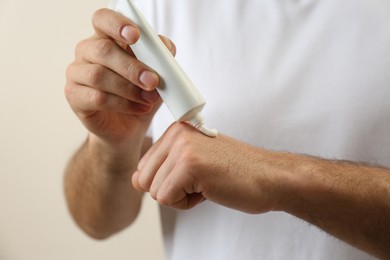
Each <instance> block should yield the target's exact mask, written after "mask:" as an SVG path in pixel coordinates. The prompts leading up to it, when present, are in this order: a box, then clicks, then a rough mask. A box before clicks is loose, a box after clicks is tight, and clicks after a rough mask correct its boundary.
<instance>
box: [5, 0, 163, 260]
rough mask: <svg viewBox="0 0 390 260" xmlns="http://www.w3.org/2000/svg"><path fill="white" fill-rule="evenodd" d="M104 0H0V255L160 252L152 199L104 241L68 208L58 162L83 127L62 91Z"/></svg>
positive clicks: (32, 257) (35, 258) (8, 258)
mask: <svg viewBox="0 0 390 260" xmlns="http://www.w3.org/2000/svg"><path fill="white" fill-rule="evenodd" d="M106 4H107V1H103V0H94V1H93V0H87V1H65V0H62V1H58V0H57V1H55V0H35V1H28V0H19V1H15V0H0V259H1V260H27V259H28V260H46V259H47V260H49V259H50V260H62V259H64V260H65V259H66V260H69V259H72V260H78V259H83V260H84V259H94V260H99V259H115V260H121V259H139V260H143V259H145V260H146V259H147V260H150V259H162V255H163V249H162V243H161V231H160V226H159V222H158V216H157V214H158V209H157V206H156V204H155V203H154V202H153V201H152V200H151V199H149V196H145V202H146V203H144V207H143V209H142V212H141V215H140V216H139V218H138V220H137V222H136V223H135V224H134V225H133V226H132V227H131V228H129V229H126V230H125V231H123V232H122V233H120V234H118V235H116V236H114V237H112V238H110V239H108V240H105V241H95V240H92V239H90V238H88V237H86V236H85V235H84V234H83V233H82V232H81V231H80V230H79V229H78V228H77V227H76V226H75V225H74V223H73V221H72V219H71V218H70V217H69V214H68V212H67V209H66V206H65V202H64V196H63V190H62V178H63V168H64V165H65V163H66V161H67V160H68V158H69V157H70V155H71V154H72V152H73V151H74V150H75V149H76V148H77V147H78V145H79V144H80V143H81V142H82V141H83V140H84V138H85V136H86V132H85V130H84V128H83V127H82V126H81V125H80V123H79V122H78V120H77V119H76V117H75V116H74V115H73V114H72V112H71V111H70V109H69V107H68V105H67V103H66V100H65V98H64V95H63V86H64V82H65V78H64V71H65V68H66V66H67V64H69V63H70V62H71V60H72V59H73V49H74V46H75V44H76V43H77V42H78V41H79V40H81V39H83V38H85V37H88V36H89V35H90V34H91V33H92V29H91V26H90V17H91V14H92V13H93V11H94V10H96V9H98V8H101V7H104V6H106Z"/></svg>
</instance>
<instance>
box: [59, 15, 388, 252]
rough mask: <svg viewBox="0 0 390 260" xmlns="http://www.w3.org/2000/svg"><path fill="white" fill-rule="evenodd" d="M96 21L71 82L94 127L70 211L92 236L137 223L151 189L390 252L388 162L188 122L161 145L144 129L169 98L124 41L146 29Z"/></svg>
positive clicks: (180, 203)
mask: <svg viewBox="0 0 390 260" xmlns="http://www.w3.org/2000/svg"><path fill="white" fill-rule="evenodd" d="M92 20H93V26H94V29H95V34H94V35H93V36H92V37H90V38H88V39H87V40H84V41H82V42H81V43H80V44H79V45H78V46H77V47H76V57H75V61H74V62H73V63H72V64H71V65H70V66H69V67H68V70H67V83H66V87H65V93H66V97H67V99H68V101H69V104H70V106H71V107H72V109H73V111H74V112H75V114H76V115H77V116H78V117H79V119H80V120H81V122H82V123H83V124H84V125H85V127H86V128H87V129H88V130H89V136H88V138H87V140H86V142H85V143H84V144H83V145H82V146H81V148H80V149H79V150H78V151H77V152H76V153H75V155H74V156H73V158H72V159H71V160H70V161H69V163H68V166H67V168H66V173H65V181H64V183H65V194H66V198H67V202H68V206H69V209H70V212H71V214H72V216H73V217H74V219H75V221H76V223H78V225H79V226H80V227H81V228H82V229H83V230H84V231H85V232H86V233H88V234H89V235H91V236H92V237H95V238H98V239H102V238H106V237H109V236H110V235H112V234H114V233H116V232H118V231H120V230H122V229H123V228H125V227H126V226H128V225H130V224H131V223H132V222H133V221H134V219H135V218H136V216H137V214H138V212H139V208H140V205H141V198H142V194H143V193H144V192H149V193H150V195H151V196H152V197H153V198H154V199H155V200H157V201H158V202H159V203H160V204H162V205H165V206H169V207H173V208H177V209H183V210H186V209H190V208H192V207H194V206H196V205H197V204H199V203H201V202H202V201H204V200H206V199H207V200H210V201H213V202H215V203H218V204H221V205H224V206H227V207H230V208H233V209H236V210H240V211H243V212H247V213H251V214H260V213H265V212H269V211H284V212H287V213H289V214H292V215H295V216H297V217H299V218H301V219H303V220H306V221H307V222H309V223H311V224H313V225H316V226H318V227H319V228H321V229H323V230H324V231H326V232H328V233H329V234H331V235H333V236H336V237H338V238H340V239H342V240H344V241H346V242H347V243H349V244H351V245H353V246H355V247H358V248H360V249H362V250H364V251H366V252H368V253H370V254H373V255H376V256H378V257H381V258H390V170H389V169H385V168H380V167H374V166H369V165H362V164H358V163H354V162H345V161H334V160H333V161H331V160H325V159H321V158H315V157H311V156H305V155H298V154H291V153H281V152H273V151H267V150H264V149H260V148H258V147H253V146H251V145H249V144H245V143H242V142H240V141H238V140H235V139H233V138H231V137H228V136H225V135H223V134H219V135H218V136H217V137H216V138H209V137H207V136H205V135H203V134H201V133H199V132H198V131H197V130H195V129H193V128H192V127H191V126H189V125H187V124H186V123H174V124H172V125H171V127H169V128H168V129H167V130H166V132H165V133H164V134H163V136H162V137H161V138H160V139H159V140H157V142H156V143H154V144H152V142H151V140H150V139H148V138H145V132H146V129H147V128H148V126H149V124H150V121H151V120H152V118H153V116H154V114H155V112H156V111H157V109H158V108H159V106H160V104H161V100H160V98H159V97H158V95H157V94H156V92H155V88H156V86H157V85H158V76H156V77H148V78H145V77H144V78H143V79H147V80H146V81H145V80H144V82H147V84H144V83H142V82H141V80H140V78H142V75H143V74H142V73H143V72H144V71H146V70H148V71H152V70H150V69H149V68H148V67H147V66H145V65H144V64H142V63H140V62H139V61H138V60H136V59H135V58H134V55H133V54H132V53H131V51H130V49H129V48H127V47H125V46H127V44H131V43H133V42H135V41H136V40H137V38H138V36H139V30H138V29H137V27H136V26H135V25H134V24H133V23H132V22H131V21H130V20H128V19H126V18H125V17H123V16H121V15H119V14H116V13H114V12H112V11H109V10H106V9H103V10H99V11H97V12H96V13H95V14H94V16H93V19H92ZM126 25H128V26H131V28H134V29H133V30H127V29H124V28H127V27H126ZM124 32H127V36H126V37H123V36H121V33H122V34H123V33H124ZM162 39H163V41H164V42H165V43H166V45H167V47H168V48H170V49H171V51H172V52H173V53H174V52H175V47H174V45H173V44H172V43H171V42H170V41H169V40H168V39H166V38H162ZM144 76H145V75H144ZM145 97H146V98H145Z"/></svg>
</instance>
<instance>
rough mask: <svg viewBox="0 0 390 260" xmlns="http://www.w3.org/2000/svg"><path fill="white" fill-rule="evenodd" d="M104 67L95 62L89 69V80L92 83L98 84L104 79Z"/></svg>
mask: <svg viewBox="0 0 390 260" xmlns="http://www.w3.org/2000/svg"><path fill="white" fill-rule="evenodd" d="M104 74H105V69H104V67H102V66H100V65H97V64H94V65H92V66H90V68H89V70H88V80H89V82H90V83H91V85H97V84H99V83H100V82H101V81H102V80H103V79H104Z"/></svg>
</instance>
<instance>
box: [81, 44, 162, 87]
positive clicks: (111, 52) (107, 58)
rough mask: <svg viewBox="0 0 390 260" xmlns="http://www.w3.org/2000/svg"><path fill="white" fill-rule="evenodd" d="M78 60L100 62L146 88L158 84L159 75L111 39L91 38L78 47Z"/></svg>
mask: <svg viewBox="0 0 390 260" xmlns="http://www.w3.org/2000/svg"><path fill="white" fill-rule="evenodd" d="M76 57H77V58H76V61H78V62H84V63H93V64H100V65H102V66H104V67H106V68H109V69H111V70H112V71H114V72H115V73H117V74H118V75H120V76H121V77H123V78H124V79H126V80H128V81H130V82H131V83H133V84H134V85H136V86H138V87H140V88H143V89H145V90H149V91H150V90H153V89H155V88H156V87H157V86H158V82H159V76H158V75H157V74H156V73H155V72H154V71H153V70H152V69H150V68H149V67H148V66H146V65H145V64H143V63H142V62H140V61H139V60H137V59H136V58H135V57H133V56H131V55H129V54H128V53H127V52H126V51H125V50H123V49H122V48H121V47H120V46H118V45H117V44H116V43H115V42H113V41H112V40H109V39H104V38H103V39H93V38H92V39H89V40H86V41H83V42H81V43H80V44H78V45H77V47H76Z"/></svg>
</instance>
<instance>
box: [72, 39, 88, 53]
mask: <svg viewBox="0 0 390 260" xmlns="http://www.w3.org/2000/svg"><path fill="white" fill-rule="evenodd" d="M86 42H87V40H82V41H80V42H78V43H77V44H76V47H75V51H74V53H75V56H76V57H78V56H80V55H81V54H82V53H84V49H85V44H86Z"/></svg>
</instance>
